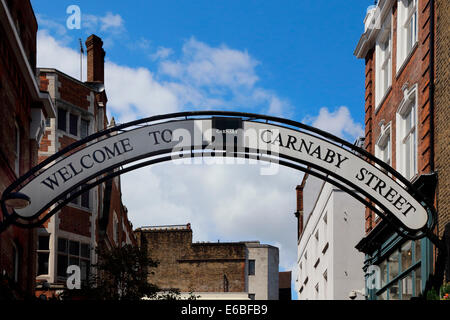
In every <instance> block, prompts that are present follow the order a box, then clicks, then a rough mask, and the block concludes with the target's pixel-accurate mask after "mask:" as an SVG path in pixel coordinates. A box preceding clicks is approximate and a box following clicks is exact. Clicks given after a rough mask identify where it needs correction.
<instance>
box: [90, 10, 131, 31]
mask: <svg viewBox="0 0 450 320" xmlns="http://www.w3.org/2000/svg"><path fill="white" fill-rule="evenodd" d="M124 24H125V23H124V20H123V18H122V17H121V16H120V14H113V13H112V12H107V13H106V14H105V15H104V16H98V15H93V14H88V13H83V14H82V16H81V25H82V29H85V31H86V32H87V33H94V32H97V31H99V30H100V31H108V32H122V31H124V30H125V29H124Z"/></svg>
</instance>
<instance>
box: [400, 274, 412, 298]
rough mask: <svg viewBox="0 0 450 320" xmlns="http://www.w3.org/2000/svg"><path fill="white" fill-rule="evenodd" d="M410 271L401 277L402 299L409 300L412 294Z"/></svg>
mask: <svg viewBox="0 0 450 320" xmlns="http://www.w3.org/2000/svg"><path fill="white" fill-rule="evenodd" d="M412 284H413V279H412V273H409V274H408V275H407V276H406V277H405V278H403V279H402V300H409V299H411V297H412V296H413V285H412Z"/></svg>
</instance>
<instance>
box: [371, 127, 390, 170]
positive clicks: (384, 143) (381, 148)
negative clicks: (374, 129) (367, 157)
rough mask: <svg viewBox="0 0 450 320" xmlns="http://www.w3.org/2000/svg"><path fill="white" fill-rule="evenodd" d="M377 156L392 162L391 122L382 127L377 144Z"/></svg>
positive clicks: (384, 160)
mask: <svg viewBox="0 0 450 320" xmlns="http://www.w3.org/2000/svg"><path fill="white" fill-rule="evenodd" d="M375 156H376V157H377V158H378V159H380V160H382V161H383V162H385V163H387V164H389V165H390V164H391V157H392V145H391V124H390V123H389V124H388V125H387V126H384V125H383V126H382V127H381V134H380V136H379V138H378V140H377V142H376V144H375Z"/></svg>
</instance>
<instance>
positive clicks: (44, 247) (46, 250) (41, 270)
mask: <svg viewBox="0 0 450 320" xmlns="http://www.w3.org/2000/svg"><path fill="white" fill-rule="evenodd" d="M49 256H50V236H49V235H40V236H39V237H38V247H37V259H38V265H37V275H38V276H40V275H47V274H48V259H49Z"/></svg>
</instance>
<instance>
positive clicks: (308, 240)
mask: <svg viewBox="0 0 450 320" xmlns="http://www.w3.org/2000/svg"><path fill="white" fill-rule="evenodd" d="M364 212H365V207H364V205H363V204H361V203H360V202H359V201H357V200H356V199H354V198H353V197H352V196H350V195H349V194H347V193H346V192H344V191H342V190H340V189H338V188H337V187H334V186H333V185H331V184H329V183H326V182H324V181H322V180H320V179H318V178H316V177H313V176H311V175H308V174H305V176H304V178H303V181H302V184H301V185H300V186H298V187H297V212H296V216H297V218H298V226H299V229H298V253H297V256H298V260H297V264H298V274H297V279H296V281H295V287H296V290H297V292H298V299H299V300H347V299H349V293H350V291H352V290H358V291H359V290H362V289H363V288H364V272H363V269H362V267H363V261H364V255H363V254H362V253H361V252H359V251H358V250H356V249H355V245H356V244H357V243H358V241H359V240H360V239H361V237H363V235H364ZM357 299H364V297H363V296H361V295H358V297H357Z"/></svg>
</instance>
